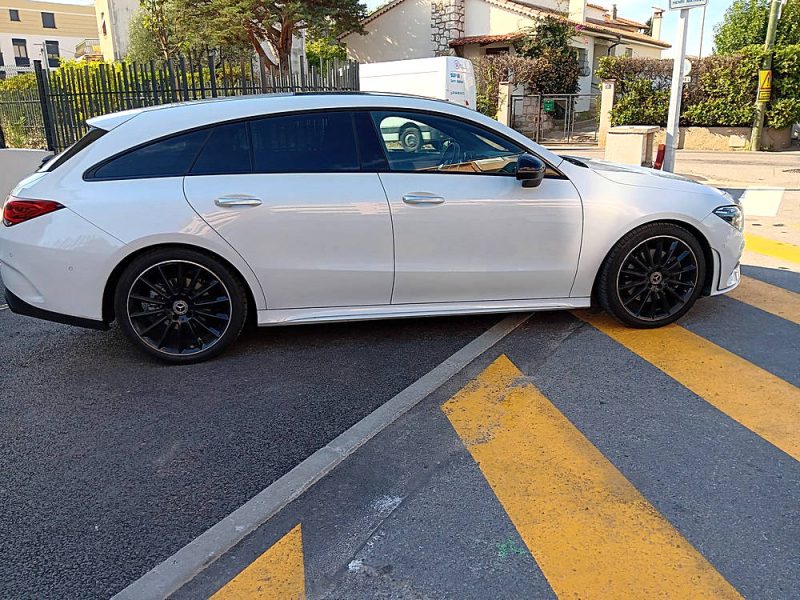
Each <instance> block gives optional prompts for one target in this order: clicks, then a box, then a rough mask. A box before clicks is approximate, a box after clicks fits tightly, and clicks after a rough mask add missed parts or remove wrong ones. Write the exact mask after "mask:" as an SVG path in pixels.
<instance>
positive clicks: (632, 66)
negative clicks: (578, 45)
mask: <svg viewBox="0 0 800 600" xmlns="http://www.w3.org/2000/svg"><path fill="white" fill-rule="evenodd" d="M763 58H764V50H763V49H762V48H761V47H760V46H750V47H748V48H744V49H742V50H741V51H740V52H739V53H737V54H733V55H730V56H719V55H715V56H710V57H706V58H704V59H702V60H697V59H693V60H692V73H691V77H692V80H691V82H690V83H689V84H687V85H685V86H684V93H683V103H682V114H681V124H683V125H696V126H705V127H714V126H725V127H750V126H751V125H752V124H753V118H754V116H755V99H756V91H757V88H758V69H759V65H760V64H761V61H762V60H763ZM597 74H598V76H599V77H600V78H602V79H616V80H617V101H616V102H615V106H614V110H613V112H612V122H613V124H614V125H653V124H661V125H663V124H664V123H665V122H666V111H667V105H668V98H669V89H670V86H671V84H672V61H671V60H656V59H642V58H625V57H607V58H603V59H602V60H601V61H600V67H599V69H598V71H597ZM773 76H774V84H773V98H772V103H771V105H770V108H769V110H768V113H767V126H769V127H776V128H783V127H788V126H789V125H791V124H792V123H794V122H798V121H800V114H798V112H799V110H798V105H800V45H794V46H784V47H782V48H779V49H777V50H776V52H775V56H774V62H773ZM643 82H644V83H643ZM657 107H661V110H660V111H656V110H655V109H656V108H657Z"/></svg>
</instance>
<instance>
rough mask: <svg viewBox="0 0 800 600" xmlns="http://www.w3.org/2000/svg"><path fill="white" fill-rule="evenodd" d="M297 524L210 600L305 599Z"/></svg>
mask: <svg viewBox="0 0 800 600" xmlns="http://www.w3.org/2000/svg"><path fill="white" fill-rule="evenodd" d="M305 587H306V583H305V572H304V567H303V537H302V533H301V529H300V525H299V524H298V525H297V526H296V527H295V528H294V529H292V530H291V531H290V532H289V533H287V534H286V535H285V536H283V537H282V538H281V539H280V540H278V541H277V542H276V543H275V544H274V545H273V546H272V547H271V548H269V550H267V551H266V552H264V554H262V555H261V556H259V557H258V558H257V559H256V560H254V561H253V562H252V563H250V564H249V565H248V566H247V567H246V568H245V569H244V571H242V572H241V573H239V574H238V575H237V576H236V577H234V578H233V579H231V580H230V581H229V582H228V583H226V584H225V586H224V587H223V588H222V589H220V590H219V591H218V592H217V593H216V594H214V595H213V596H211V600H245V599H247V600H301V599H302V598H305V597H306V591H305Z"/></svg>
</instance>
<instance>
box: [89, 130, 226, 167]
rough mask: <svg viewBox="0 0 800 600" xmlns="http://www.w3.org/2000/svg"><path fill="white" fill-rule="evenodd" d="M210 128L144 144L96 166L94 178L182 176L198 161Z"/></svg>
mask: <svg viewBox="0 0 800 600" xmlns="http://www.w3.org/2000/svg"><path fill="white" fill-rule="evenodd" d="M209 133H210V131H209V130H208V129H199V130H196V131H190V132H188V133H183V134H181V135H176V136H173V137H170V138H166V139H163V140H160V141H157V142H153V143H151V144H147V145H146V146H141V147H139V148H136V149H134V150H131V151H130V152H126V153H125V154H122V155H121V156H117V157H116V158H112V159H111V160H109V161H107V162H105V163H103V164H101V165H100V166H98V167H95V168H94V169H92V171H91V172H90V173H88V176H89V178H90V179H135V178H147V177H180V176H182V175H185V174H186V173H187V172H188V171H189V168H190V167H191V166H192V163H194V160H195V158H196V157H197V153H198V152H199V151H200V148H202V147H203V143H204V142H205V141H206V139H207V138H208V136H209Z"/></svg>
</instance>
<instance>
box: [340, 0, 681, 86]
mask: <svg viewBox="0 0 800 600" xmlns="http://www.w3.org/2000/svg"><path fill="white" fill-rule="evenodd" d="M544 16H554V17H556V18H559V19H563V20H565V21H567V22H569V23H571V24H574V25H575V36H574V37H573V38H572V43H571V45H572V46H573V47H574V48H575V51H576V53H577V55H578V60H579V62H580V64H581V75H582V76H581V79H580V81H579V83H580V88H581V92H582V93H590V92H592V91H593V90H595V89H596V87H597V84H598V81H597V80H596V79H595V77H594V72H595V70H596V68H597V66H598V63H599V61H600V58H601V57H603V56H609V55H616V56H624V55H627V56H642V57H654V58H660V57H661V53H662V51H663V50H665V49H667V48H669V47H670V45H669V44H668V43H666V42H664V41H662V40H661V39H660V33H661V21H662V16H663V11H662V10H660V9H654V12H653V19H652V29H651V28H649V27H648V25H646V24H644V23H639V22H637V21H634V20H631V19H627V18H624V17H622V16H621V15H619V14H617V9H616V5H612V7H611V8H610V9H609V8H606V7H604V6H601V5H599V4H593V3H591V2H587V1H586V0H394V1H393V2H389V3H388V4H385V5H384V6H382V7H381V8H379V9H377V10H376V11H374V12H373V13H372V14H370V15H369V16H368V17H367V18H366V19H365V20H364V21H362V25H363V26H364V30H365V31H366V35H361V34H358V33H349V34H346V35H344V36H342V37H341V38H340V40H341V41H342V42H343V43H344V44H345V45H346V47H347V52H348V54H349V55H350V57H351V58H353V59H355V60H357V61H359V62H361V63H369V62H380V61H387V60H404V59H408V58H426V57H431V56H441V55H448V54H449V55H456V56H462V57H465V58H478V57H480V56H483V55H486V54H498V53H502V52H511V53H513V52H514V42H515V41H516V40H517V39H519V38H520V37H521V36H522V35H523V32H524V31H525V30H526V29H527V28H530V27H533V26H535V24H536V22H537V20H538V19H541V18H542V17H544Z"/></svg>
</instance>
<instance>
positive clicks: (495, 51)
mask: <svg viewBox="0 0 800 600" xmlns="http://www.w3.org/2000/svg"><path fill="white" fill-rule="evenodd" d="M510 52H511V48H509V47H508V46H502V47H500V48H487V49H486V56H496V55H498V54H509V53H510Z"/></svg>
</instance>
